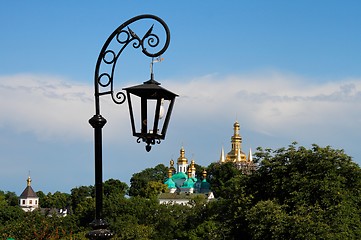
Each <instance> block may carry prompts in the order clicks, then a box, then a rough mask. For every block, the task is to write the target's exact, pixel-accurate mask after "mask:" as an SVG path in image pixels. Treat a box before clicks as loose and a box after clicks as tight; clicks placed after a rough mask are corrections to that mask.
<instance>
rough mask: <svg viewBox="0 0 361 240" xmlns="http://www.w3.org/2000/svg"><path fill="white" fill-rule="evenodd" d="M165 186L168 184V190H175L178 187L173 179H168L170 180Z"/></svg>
mask: <svg viewBox="0 0 361 240" xmlns="http://www.w3.org/2000/svg"><path fill="white" fill-rule="evenodd" d="M164 184H166V185H167V186H168V188H175V187H176V186H175V182H174V181H173V180H172V179H171V178H168V180H167V181H165V183H164Z"/></svg>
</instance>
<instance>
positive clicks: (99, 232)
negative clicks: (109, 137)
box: [86, 114, 113, 240]
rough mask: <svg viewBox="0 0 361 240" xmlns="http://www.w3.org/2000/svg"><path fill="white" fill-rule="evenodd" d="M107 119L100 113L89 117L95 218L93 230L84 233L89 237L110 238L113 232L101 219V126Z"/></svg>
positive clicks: (92, 224)
mask: <svg viewBox="0 0 361 240" xmlns="http://www.w3.org/2000/svg"><path fill="white" fill-rule="evenodd" d="M106 122H107V120H106V119H105V118H103V117H102V116H101V115H100V114H96V115H94V116H93V117H92V118H91V119H89V123H90V125H91V126H92V127H93V128H94V152H95V154H94V155H95V219H94V221H93V222H92V223H91V226H92V228H93V231H91V232H89V233H87V234H86V237H87V238H89V239H94V240H95V239H110V238H112V236H113V234H112V232H111V231H110V230H108V229H107V227H108V224H107V222H106V221H105V220H104V219H103V216H102V214H103V167H102V165H103V164H102V161H103V157H102V128H103V127H104V125H105V124H106Z"/></svg>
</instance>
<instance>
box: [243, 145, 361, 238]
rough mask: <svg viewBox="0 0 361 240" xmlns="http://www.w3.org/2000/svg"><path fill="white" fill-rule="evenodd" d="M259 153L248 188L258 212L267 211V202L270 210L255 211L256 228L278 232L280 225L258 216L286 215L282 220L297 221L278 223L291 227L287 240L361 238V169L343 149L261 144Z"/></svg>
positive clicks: (285, 227)
mask: <svg viewBox="0 0 361 240" xmlns="http://www.w3.org/2000/svg"><path fill="white" fill-rule="evenodd" d="M255 156H256V158H258V160H259V162H260V167H259V170H258V171H257V172H256V173H254V174H253V175H251V176H250V179H249V182H248V184H247V192H248V193H250V194H252V195H253V197H254V198H253V203H254V205H256V206H258V209H257V211H260V212H262V211H266V210H267V209H266V207H265V206H266V205H265V204H268V206H269V208H268V210H269V211H271V212H270V213H267V212H266V213H265V214H263V215H262V216H263V218H262V217H261V216H257V215H255V216H254V217H251V216H252V214H253V213H255V212H256V210H255V211H251V210H250V211H249V212H248V219H249V220H250V223H249V224H250V227H251V229H252V226H256V225H257V226H258V228H260V229H261V230H262V229H263V230H262V231H263V232H266V231H273V232H274V230H272V229H273V228H275V227H276V225H273V224H268V226H267V224H263V225H262V222H263V223H265V222H267V221H266V220H263V221H262V222H260V221H259V222H258V223H257V221H255V220H256V219H257V218H258V219H264V218H266V219H267V216H269V217H270V218H271V216H272V215H275V214H276V215H277V214H281V215H280V216H281V217H280V219H288V220H289V221H290V222H291V223H292V224H291V226H290V227H289V228H287V225H283V226H282V224H281V225H280V223H282V221H281V220H280V221H279V222H278V229H288V232H287V233H285V234H286V235H287V236H288V237H287V238H288V239H359V238H360V236H361V220H360V213H361V212H360V206H361V195H360V194H361V170H360V167H359V166H358V165H357V164H356V163H354V162H353V161H352V159H351V157H350V156H348V155H346V154H345V153H344V151H343V150H335V149H332V148H331V147H329V146H327V147H320V146H318V145H316V144H314V145H312V148H311V149H306V148H305V147H298V148H297V147H296V143H293V144H292V145H290V146H289V147H288V148H287V149H286V148H280V149H277V150H271V149H266V150H263V149H262V148H259V149H258V152H256V154H255ZM269 200H271V202H267V201H269ZM262 202H263V204H264V205H259V204H260V203H262ZM280 206H282V207H280ZM272 208H273V209H274V210H271V209H272ZM262 209H263V210H262ZM268 210H267V211H268ZM272 212H274V213H273V214H272ZM284 213H286V214H287V215H288V217H287V218H285V217H284V216H283V215H284ZM254 221H255V223H253V222H254ZM284 222H286V221H284ZM268 223H270V221H268ZM275 224H276V223H275ZM256 232H257V233H259V234H260V230H258V231H254V233H256ZM280 232H282V231H280ZM253 238H256V236H253Z"/></svg>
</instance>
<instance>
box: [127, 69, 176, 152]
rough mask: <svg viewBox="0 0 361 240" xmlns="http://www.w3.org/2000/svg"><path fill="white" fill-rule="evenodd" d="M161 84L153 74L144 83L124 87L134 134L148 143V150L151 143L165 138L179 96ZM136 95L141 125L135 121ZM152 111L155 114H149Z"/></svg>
mask: <svg viewBox="0 0 361 240" xmlns="http://www.w3.org/2000/svg"><path fill="white" fill-rule="evenodd" d="M159 85H160V83H158V82H157V81H155V80H154V79H153V74H151V79H150V80H148V81H146V82H144V83H143V84H141V85H137V86H133V87H128V88H124V89H123V90H125V91H126V92H127V98H128V105H129V114H130V121H131V123H132V131H133V136H135V137H138V140H137V141H138V142H140V140H142V141H143V142H146V143H147V145H146V147H145V149H146V150H147V151H148V152H149V151H150V149H151V146H150V145H151V144H152V145H154V144H155V142H157V143H160V140H163V139H164V138H165V135H166V132H167V128H168V123H169V120H170V116H171V113H172V109H173V105H174V101H175V98H176V97H177V96H178V95H177V94H174V93H172V92H170V91H168V90H167V89H165V88H162V87H161V86H159ZM131 94H132V95H131ZM135 96H136V97H138V99H137V100H138V102H139V103H140V127H137V126H136V123H135V121H134V112H133V105H132V99H134V98H135ZM166 101H167V103H168V104H167V103H166ZM165 107H167V109H166V108H165ZM152 113H153V116H148V115H151V114H152ZM164 114H165V115H164ZM149 119H153V121H149ZM163 119H164V121H162V120H163Z"/></svg>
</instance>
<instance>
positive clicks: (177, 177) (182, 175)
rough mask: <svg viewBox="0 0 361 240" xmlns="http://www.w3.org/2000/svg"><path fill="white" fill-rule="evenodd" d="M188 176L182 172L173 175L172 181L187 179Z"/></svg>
mask: <svg viewBox="0 0 361 240" xmlns="http://www.w3.org/2000/svg"><path fill="white" fill-rule="evenodd" d="M187 178H188V176H187V174H185V173H183V172H179V173H176V174H174V175H173V177H172V179H174V180H176V179H187Z"/></svg>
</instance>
